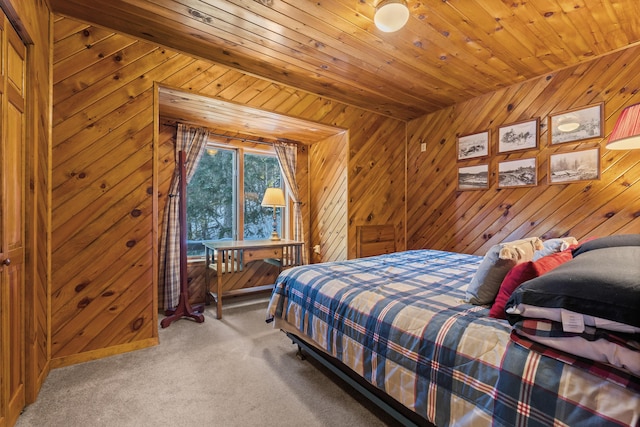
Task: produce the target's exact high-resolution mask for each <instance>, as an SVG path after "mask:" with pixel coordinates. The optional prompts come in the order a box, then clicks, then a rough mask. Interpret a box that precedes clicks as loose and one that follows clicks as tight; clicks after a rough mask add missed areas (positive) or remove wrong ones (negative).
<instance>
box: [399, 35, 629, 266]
mask: <svg viewBox="0 0 640 427" xmlns="http://www.w3.org/2000/svg"><path fill="white" fill-rule="evenodd" d="M639 56H640V48H639V47H634V48H629V49H626V50H623V51H620V52H617V53H614V54H611V55H608V56H605V57H602V58H599V59H595V60H593V61H591V62H589V63H586V64H583V65H580V66H576V67H572V68H569V69H566V70H563V71H560V72H557V73H553V74H549V75H545V76H541V77H539V78H537V79H533V80H530V81H527V82H525V83H522V84H518V85H514V86H511V87H509V88H506V89H504V90H499V91H496V92H494V93H491V94H488V95H486V96H481V97H478V98H475V99H473V100H470V101H468V102H465V103H461V104H458V105H455V106H453V107H450V108H447V109H444V110H441V111H438V112H436V113H434V114H431V115H428V116H426V117H424V118H420V119H417V120H414V121H411V122H409V124H408V126H407V131H408V135H409V136H408V150H407V154H408V170H407V173H408V175H407V186H408V190H407V200H408V204H407V224H408V227H407V248H409V249H413V248H434V249H445V250H452V251H458V252H465V253H475V254H484V253H486V251H487V250H488V249H489V248H490V247H491V246H492V245H493V244H496V243H499V242H502V241H507V240H513V239H517V238H521V237H525V236H542V237H543V238H551V237H557V236H567V235H571V236H575V237H576V238H578V239H582V238H585V237H588V236H603V235H609V234H623V233H639V232H640V152H639V151H638V150H635V151H610V150H606V149H605V143H606V137H605V138H604V139H595V140H588V141H584V142H579V143H566V144H556V145H554V146H553V147H549V144H548V141H547V139H548V129H547V117H548V116H549V115H550V114H556V113H560V112H562V111H566V110H569V109H572V108H577V107H582V106H586V105H591V104H596V103H599V102H604V112H605V121H606V122H605V136H606V135H609V134H610V133H611V130H612V128H613V125H614V123H615V120H616V119H617V117H618V115H619V114H620V111H621V110H622V108H624V107H625V106H627V105H630V104H633V103H636V102H639V101H640V95H638V89H639V88H640V74H638V72H637V70H638V68H639V67H640V59H639ZM536 117H539V118H540V143H539V148H538V149H532V150H528V151H525V152H518V153H511V154H509V155H505V154H496V153H497V129H498V127H499V126H501V125H503V124H508V123H514V122H518V121H521V120H529V119H533V118H536ZM486 129H491V131H492V134H493V137H492V146H491V153H492V154H491V155H490V157H489V162H488V163H489V170H490V188H489V189H488V190H478V191H457V167H458V166H459V165H461V164H464V165H470V164H480V163H483V160H473V161H466V162H459V163H458V162H457V161H456V158H457V156H456V135H466V134H470V133H475V132H478V131H482V130H486ZM421 143H426V145H427V150H426V151H425V152H421V151H420V144H421ZM593 147H599V148H600V162H601V166H600V167H601V179H600V180H594V181H588V182H578V183H570V184H561V185H559V184H553V185H550V184H548V183H547V175H548V159H549V155H550V154H551V153H560V152H569V151H575V150H581V149H585V148H593ZM530 157H536V158H537V162H538V183H537V184H538V185H537V186H535V187H531V188H519V189H498V186H497V168H498V164H497V163H498V161H503V160H506V159H517V158H530ZM484 162H486V160H484Z"/></svg>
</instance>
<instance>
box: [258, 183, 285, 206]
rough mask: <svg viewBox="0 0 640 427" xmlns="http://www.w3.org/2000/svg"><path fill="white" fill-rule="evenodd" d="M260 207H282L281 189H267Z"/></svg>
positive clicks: (282, 195) (283, 204)
mask: <svg viewBox="0 0 640 427" xmlns="http://www.w3.org/2000/svg"><path fill="white" fill-rule="evenodd" d="M262 206H269V207H274V208H275V207H284V206H285V203H284V192H283V191H282V188H271V187H270V188H267V191H265V192H264V197H263V198H262Z"/></svg>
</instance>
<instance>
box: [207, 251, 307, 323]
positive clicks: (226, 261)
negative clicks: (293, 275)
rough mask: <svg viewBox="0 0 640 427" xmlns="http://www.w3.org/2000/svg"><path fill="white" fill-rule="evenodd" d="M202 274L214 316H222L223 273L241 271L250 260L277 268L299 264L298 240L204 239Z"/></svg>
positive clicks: (265, 287) (252, 289)
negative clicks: (213, 282)
mask: <svg viewBox="0 0 640 427" xmlns="http://www.w3.org/2000/svg"><path fill="white" fill-rule="evenodd" d="M202 244H203V245H204V246H205V257H206V266H207V268H206V273H205V281H206V286H207V295H208V296H210V297H211V298H213V300H214V301H215V302H216V317H217V318H218V319H221V318H222V296H223V287H222V279H223V276H224V275H225V274H233V273H236V272H240V271H242V270H243V269H244V268H245V266H246V264H248V263H249V262H251V261H259V260H262V261H266V262H268V263H270V264H273V265H276V266H278V267H279V268H280V270H282V269H284V268H289V267H293V266H296V265H300V264H301V263H302V242H297V241H294V240H221V241H213V240H211V241H205V242H202ZM211 272H215V274H216V276H217V280H216V287H215V290H214V289H212V287H211V280H210V278H211ZM270 287H271V288H272V287H273V285H268V286H261V287H254V288H243V289H241V290H239V291H229V292H226V293H225V295H227V294H229V295H230V294H233V293H239V292H247V291H248V290H251V291H259V290H264V289H268V288H270Z"/></svg>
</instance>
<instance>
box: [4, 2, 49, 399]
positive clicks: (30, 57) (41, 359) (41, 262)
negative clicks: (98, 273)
mask: <svg viewBox="0 0 640 427" xmlns="http://www.w3.org/2000/svg"><path fill="white" fill-rule="evenodd" d="M1 3H2V8H3V10H4V11H5V13H6V14H7V16H9V18H10V20H11V21H12V23H13V25H14V27H15V28H16V29H17V31H18V33H19V34H20V36H21V37H22V38H23V40H25V41H26V44H27V49H28V53H27V67H28V72H27V76H28V81H27V85H28V87H27V90H28V91H29V98H28V99H27V112H26V114H27V118H28V119H27V121H28V127H27V132H28V134H27V140H28V145H27V147H26V160H27V165H26V171H27V180H28V181H27V182H29V183H30V184H31V185H29V186H28V187H27V189H26V191H27V193H26V201H25V203H26V204H25V207H26V209H25V210H26V214H27V218H26V221H25V225H26V239H25V242H26V245H25V248H26V259H25V331H26V349H25V376H26V378H25V392H26V396H25V397H26V402H27V403H32V402H33V401H35V400H36V397H37V395H38V392H39V391H40V388H41V386H42V383H43V382H44V380H45V378H46V377H47V375H48V373H49V359H50V353H49V317H48V313H49V312H48V306H49V303H48V301H49V300H48V298H49V276H50V267H49V259H50V257H49V255H50V236H51V234H50V231H49V230H50V216H49V213H50V209H51V207H50V202H49V194H50V188H49V187H50V185H51V182H50V179H49V172H50V168H51V158H50V148H51V115H50V111H51V102H50V90H51V82H50V75H51V66H50V56H49V55H50V49H51V43H50V30H51V29H52V25H50V24H51V20H52V15H51V13H50V10H49V7H48V4H47V2H45V1H22V0H3V1H2V2H1Z"/></svg>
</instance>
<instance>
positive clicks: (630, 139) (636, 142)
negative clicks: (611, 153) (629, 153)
mask: <svg viewBox="0 0 640 427" xmlns="http://www.w3.org/2000/svg"><path fill="white" fill-rule="evenodd" d="M607 148H608V149H610V150H631V149H633V148H640V104H634V105H630V106H628V107H627V108H625V109H624V110H622V113H620V117H618V121H617V122H616V125H615V126H614V127H613V132H611V135H610V136H609V141H608V142H607Z"/></svg>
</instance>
